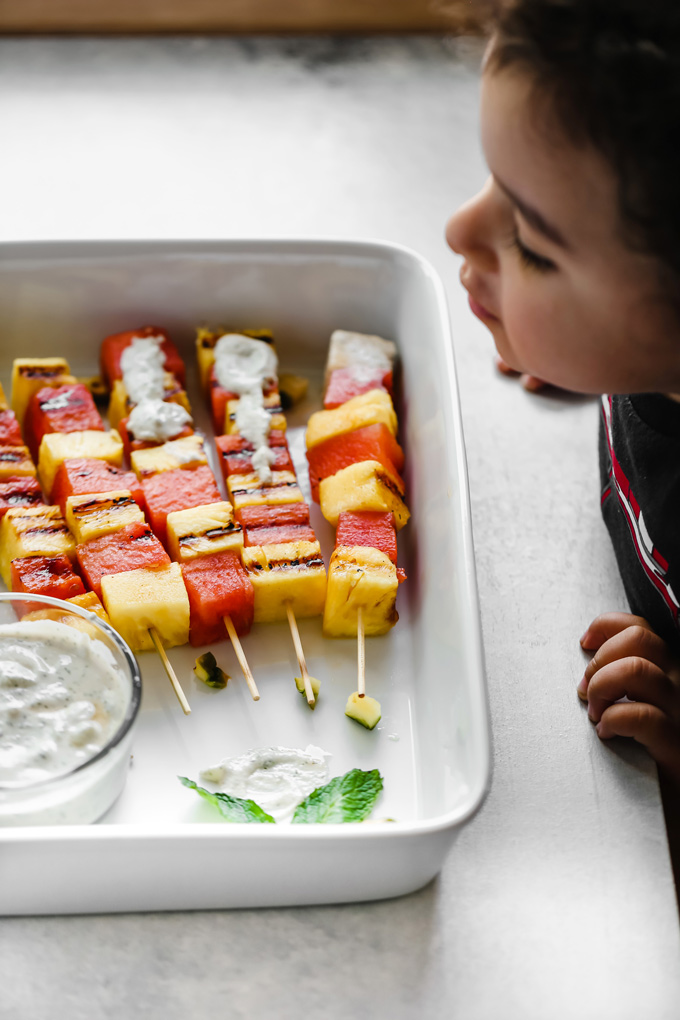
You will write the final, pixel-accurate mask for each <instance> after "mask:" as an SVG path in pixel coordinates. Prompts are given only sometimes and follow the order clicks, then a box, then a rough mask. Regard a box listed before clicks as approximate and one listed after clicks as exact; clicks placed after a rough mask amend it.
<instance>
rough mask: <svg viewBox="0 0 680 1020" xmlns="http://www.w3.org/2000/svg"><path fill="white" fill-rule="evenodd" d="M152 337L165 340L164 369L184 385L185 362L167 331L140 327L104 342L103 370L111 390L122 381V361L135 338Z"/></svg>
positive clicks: (152, 327)
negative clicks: (115, 383) (124, 352)
mask: <svg viewBox="0 0 680 1020" xmlns="http://www.w3.org/2000/svg"><path fill="white" fill-rule="evenodd" d="M152 336H158V337H162V338H163V339H162V342H161V345H160V346H161V349H162V351H163V353H164V354H165V366H164V367H165V370H166V372H171V373H172V374H173V375H174V376H176V377H177V378H178V379H179V380H180V382H181V383H182V384H184V382H185V370H184V362H183V361H182V358H181V356H180V353H179V351H178V350H177V348H176V347H175V345H174V344H173V342H172V340H171V339H170V337H169V336H168V334H167V333H166V331H165V330H164V329H161V328H160V326H140V328H139V329H130V330H127V331H126V332H124V333H113V334H112V335H111V336H107V337H105V338H104V340H102V345H101V349H100V357H101V369H102V375H103V376H104V378H105V379H106V381H107V383H108V385H109V389H111V388H112V387H113V384H114V382H115V381H116V379H122V377H123V373H122V371H121V368H120V359H121V355H122V353H123V351H124V350H125V348H126V347H129V346H130V344H131V343H132V341H133V339H134V338H135V337H139V338H140V339H142V340H144V339H148V338H149V337H152Z"/></svg>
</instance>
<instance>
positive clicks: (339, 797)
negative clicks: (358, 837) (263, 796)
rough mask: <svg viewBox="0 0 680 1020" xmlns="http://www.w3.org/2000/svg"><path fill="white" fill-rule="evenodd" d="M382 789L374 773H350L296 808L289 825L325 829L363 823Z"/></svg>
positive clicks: (353, 771)
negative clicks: (313, 823) (331, 826)
mask: <svg viewBox="0 0 680 1020" xmlns="http://www.w3.org/2000/svg"><path fill="white" fill-rule="evenodd" d="M382 788H383V781H382V776H381V775H380V773H379V771H378V770H377V769H371V770H370V771H369V772H363V771H362V770H361V769H352V770H351V771H350V772H346V773H345V775H344V776H336V778H335V779H331V781H330V783H326V785H325V786H319V787H317V789H316V790H314V791H312V793H310V795H309V797H306V798H305V799H304V800H303V801H302V803H301V804H298V806H297V808H296V809H295V814H294V815H293V817H292V819H291V821H292V822H293V823H295V824H300V823H308V822H320V823H322V824H324V825H335V824H337V823H341V822H362V821H363V820H364V818H367V817H368V816H369V815H370V813H371V811H372V809H373V805H374V804H375V801H376V799H377V797H378V794H379V793H380V791H381V790H382Z"/></svg>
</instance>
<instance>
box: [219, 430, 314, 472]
mask: <svg viewBox="0 0 680 1020" xmlns="http://www.w3.org/2000/svg"><path fill="white" fill-rule="evenodd" d="M268 440H269V447H270V449H272V450H273V451H274V454H275V460H274V461H273V462H272V463H271V464H270V467H271V469H272V471H294V470H295V468H294V466H293V461H292V458H291V456H290V451H289V449H288V442H287V440H286V435H285V432H282V431H281V430H280V429H272V430H271V431H270V433H269V437H268ZM215 443H216V445H217V450H218V452H219V454H220V459H221V462H222V471H223V474H224V477H225V478H228V477H229V475H247V474H251V473H252V472H253V471H254V470H255V468H254V467H253V460H252V457H253V453H254V452H255V447H254V446H253V444H252V443H251V442H250V441H249V440H247V439H244V438H243V436H240V435H239V434H238V432H234V433H232V434H231V435H228V436H218V437H217V439H216V440H215Z"/></svg>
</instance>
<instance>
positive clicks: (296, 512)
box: [235, 503, 309, 528]
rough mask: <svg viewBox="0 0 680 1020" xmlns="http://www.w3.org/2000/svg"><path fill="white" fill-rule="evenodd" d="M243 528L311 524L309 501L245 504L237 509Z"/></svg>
mask: <svg viewBox="0 0 680 1020" xmlns="http://www.w3.org/2000/svg"><path fill="white" fill-rule="evenodd" d="M235 516H236V520H237V521H239V522H240V524H241V527H242V528H273V527H276V526H277V525H282V526H285V525H295V524H309V505H308V504H307V503H277V504H276V505H275V506H266V505H261V506H257V505H256V506H243V507H241V508H240V509H238V510H236V511H235Z"/></svg>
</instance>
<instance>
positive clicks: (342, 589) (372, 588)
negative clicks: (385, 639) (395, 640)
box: [323, 545, 399, 638]
mask: <svg viewBox="0 0 680 1020" xmlns="http://www.w3.org/2000/svg"><path fill="white" fill-rule="evenodd" d="M398 587H399V582H398V580H397V568H396V567H395V565H394V563H392V560H391V559H390V558H389V556H387V555H386V554H385V553H384V552H381V551H380V550H379V549H374V548H373V547H372V546H368V545H351V546H348V545H339V546H337V547H336V549H335V550H334V551H333V555H332V556H331V562H330V564H329V566H328V590H327V593H326V607H325V609H324V614H323V632H324V635H325V637H338V638H340V637H356V634H357V610H358V609H359V607H360V606H361V609H362V611H363V619H364V632H365V634H366V636H367V637H369V636H375V635H377V634H386V633H387V631H388V630H390V628H391V627H394V625H395V623H396V622H397V620H398V619H399V616H398V614H397V611H396V609H395V601H396V598H397V588H398Z"/></svg>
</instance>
